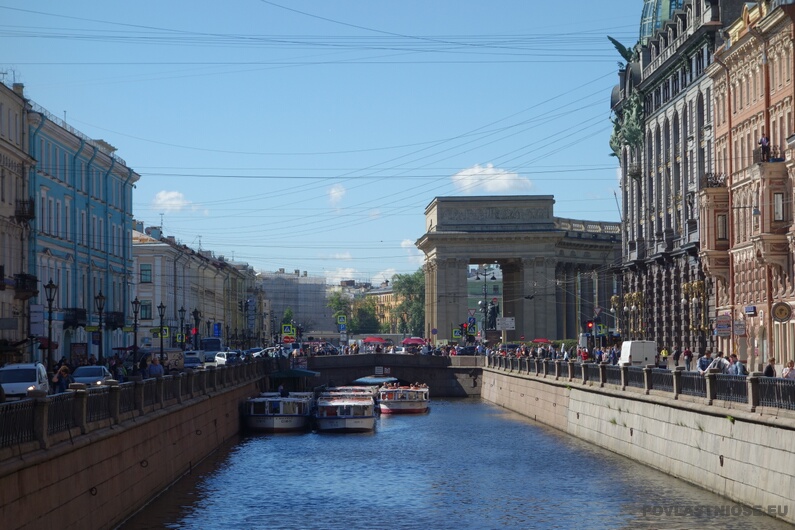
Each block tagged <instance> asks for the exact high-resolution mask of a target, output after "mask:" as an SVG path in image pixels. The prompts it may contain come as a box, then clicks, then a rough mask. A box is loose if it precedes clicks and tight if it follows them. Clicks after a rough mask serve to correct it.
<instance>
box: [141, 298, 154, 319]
mask: <svg viewBox="0 0 795 530" xmlns="http://www.w3.org/2000/svg"><path fill="white" fill-rule="evenodd" d="M141 320H152V301H151V300H141Z"/></svg>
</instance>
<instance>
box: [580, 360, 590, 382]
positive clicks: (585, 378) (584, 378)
mask: <svg viewBox="0 0 795 530" xmlns="http://www.w3.org/2000/svg"><path fill="white" fill-rule="evenodd" d="M581 367H582V371H581V375H582V384H583V385H584V384H586V383H587V382H588V370H586V369H585V363H582V364H581Z"/></svg>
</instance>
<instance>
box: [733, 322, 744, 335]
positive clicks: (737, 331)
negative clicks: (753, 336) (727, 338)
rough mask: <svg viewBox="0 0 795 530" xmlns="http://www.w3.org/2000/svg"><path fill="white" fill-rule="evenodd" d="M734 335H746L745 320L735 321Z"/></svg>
mask: <svg viewBox="0 0 795 530" xmlns="http://www.w3.org/2000/svg"><path fill="white" fill-rule="evenodd" d="M734 335H735V336H737V337H745V320H735V321H734Z"/></svg>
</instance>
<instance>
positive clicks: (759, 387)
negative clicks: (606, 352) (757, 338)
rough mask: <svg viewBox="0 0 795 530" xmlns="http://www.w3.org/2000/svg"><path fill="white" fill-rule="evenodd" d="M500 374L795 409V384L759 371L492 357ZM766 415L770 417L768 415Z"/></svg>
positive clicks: (727, 403) (727, 404) (729, 403)
mask: <svg viewBox="0 0 795 530" xmlns="http://www.w3.org/2000/svg"><path fill="white" fill-rule="evenodd" d="M485 366H486V367H487V368H490V369H492V370H496V371H505V372H509V371H514V372H516V371H518V372H519V374H520V375H521V374H526V375H527V376H528V377H546V378H553V379H558V380H565V381H572V382H574V381H581V382H582V384H587V385H591V386H605V387H612V388H615V389H619V390H622V391H626V390H627V389H628V388H629V389H632V390H631V391H634V392H637V391H638V390H642V391H644V392H645V393H646V394H649V393H654V394H655V395H658V396H668V397H671V398H673V399H680V396H688V397H687V398H685V399H689V400H691V401H693V400H696V401H698V400H701V399H703V400H704V401H705V402H706V403H707V404H713V403H714V402H719V403H722V404H723V406H725V407H736V404H737V403H740V404H744V405H746V406H747V407H748V409H749V410H751V411H752V412H753V411H755V410H756V409H757V408H758V407H766V408H771V409H785V410H795V380H790V379H783V378H776V377H763V376H762V374H761V373H759V372H755V373H753V374H750V375H748V376H745V375H729V374H722V373H719V371H718V370H714V369H713V370H710V371H709V372H708V373H706V374H701V373H699V372H692V371H691V372H688V371H685V369H684V367H682V366H679V367H676V368H675V369H673V370H668V369H665V368H657V367H655V366H653V365H649V366H647V367H646V368H642V367H638V366H618V365H611V364H608V363H601V364H597V363H591V362H588V363H579V362H567V361H563V360H552V359H534V358H529V359H519V362H518V363H516V364H515V363H514V362H513V361H511V360H510V359H509V358H504V357H502V356H500V355H494V356H490V357H489V358H488V359H487V360H486V363H485ZM517 367H518V370H517ZM765 412H769V411H767V410H765Z"/></svg>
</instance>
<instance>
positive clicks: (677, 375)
mask: <svg viewBox="0 0 795 530" xmlns="http://www.w3.org/2000/svg"><path fill="white" fill-rule="evenodd" d="M684 371H685V367H684V366H677V367H675V368H674V370H673V376H674V399H679V394H681V393H682V373H684Z"/></svg>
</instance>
